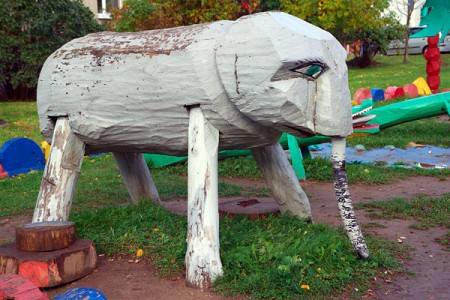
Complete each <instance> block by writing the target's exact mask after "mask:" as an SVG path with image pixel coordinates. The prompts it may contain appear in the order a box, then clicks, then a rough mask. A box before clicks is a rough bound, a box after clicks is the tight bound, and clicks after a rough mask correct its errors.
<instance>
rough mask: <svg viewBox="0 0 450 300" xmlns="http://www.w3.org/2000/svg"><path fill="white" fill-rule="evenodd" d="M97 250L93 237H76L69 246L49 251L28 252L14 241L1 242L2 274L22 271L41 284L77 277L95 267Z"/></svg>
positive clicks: (0, 261) (52, 283)
mask: <svg viewBox="0 0 450 300" xmlns="http://www.w3.org/2000/svg"><path fill="white" fill-rule="evenodd" d="M96 263H97V253H96V251H95V247H94V244H93V243H92V241H90V240H84V239H77V240H76V241H75V243H73V244H72V245H71V246H70V247H68V248H65V249H61V250H56V251H48V252H29V251H22V250H18V249H17V248H16V244H15V243H11V244H7V245H3V246H0V274H6V273H13V274H19V275H22V276H24V277H26V278H28V279H29V280H31V282H33V283H34V284H35V285H36V286H38V287H52V286H57V285H60V284H63V283H67V282H71V281H74V280H76V279H78V278H81V277H83V276H86V275H87V274H89V273H91V272H92V271H94V269H95V266H96Z"/></svg>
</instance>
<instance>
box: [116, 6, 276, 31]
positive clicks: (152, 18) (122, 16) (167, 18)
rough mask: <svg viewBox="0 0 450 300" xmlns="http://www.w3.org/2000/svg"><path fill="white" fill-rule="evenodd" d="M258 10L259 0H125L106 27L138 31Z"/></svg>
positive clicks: (188, 23)
mask: <svg viewBox="0 0 450 300" xmlns="http://www.w3.org/2000/svg"><path fill="white" fill-rule="evenodd" d="M272 1H273V0H272ZM258 11H259V1H250V0H239V1H237V0H173V1H166V0H127V1H126V2H125V3H124V6H123V7H122V8H121V9H113V10H112V15H113V18H112V21H111V22H110V23H109V24H108V25H107V26H108V28H109V29H111V30H115V31H141V30H149V29H160V28H168V27H175V26H184V25H191V24H198V23H204V22H213V21H217V20H234V19H236V18H238V17H240V16H242V15H246V14H251V13H254V12H258Z"/></svg>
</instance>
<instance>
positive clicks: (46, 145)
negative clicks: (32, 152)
mask: <svg viewBox="0 0 450 300" xmlns="http://www.w3.org/2000/svg"><path fill="white" fill-rule="evenodd" d="M50 147H51V146H50V144H49V143H47V142H46V141H43V142H41V149H42V152H44V157H45V161H47V160H48V156H49V155H50Z"/></svg>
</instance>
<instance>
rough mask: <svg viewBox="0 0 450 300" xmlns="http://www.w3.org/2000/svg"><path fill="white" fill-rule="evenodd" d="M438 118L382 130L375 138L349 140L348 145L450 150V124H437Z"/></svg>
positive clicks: (368, 147) (369, 147)
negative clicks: (410, 144) (434, 147)
mask: <svg viewBox="0 0 450 300" xmlns="http://www.w3.org/2000/svg"><path fill="white" fill-rule="evenodd" d="M436 119H437V118H436V117H433V118H428V119H422V120H416V121H412V122H408V123H404V124H400V125H397V126H393V127H390V128H386V129H383V130H381V132H380V133H379V134H377V135H374V136H364V137H358V138H351V139H348V144H349V145H352V146H355V145H357V144H362V145H364V146H365V147H366V148H367V149H372V148H383V147H385V146H387V145H393V146H395V147H397V148H406V147H407V145H408V143H410V142H414V143H416V144H424V145H434V146H438V147H444V148H450V123H449V122H436Z"/></svg>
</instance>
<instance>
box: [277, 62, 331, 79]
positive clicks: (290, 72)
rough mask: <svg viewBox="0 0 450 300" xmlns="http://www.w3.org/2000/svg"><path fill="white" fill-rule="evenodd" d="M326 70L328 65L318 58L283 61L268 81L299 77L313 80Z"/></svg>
mask: <svg viewBox="0 0 450 300" xmlns="http://www.w3.org/2000/svg"><path fill="white" fill-rule="evenodd" d="M326 70H328V66H327V65H326V64H324V63H323V62H321V61H320V60H312V61H311V60H310V61H289V62H283V65H282V66H281V68H280V69H278V71H277V72H276V73H275V74H274V75H273V76H272V78H270V81H280V80H290V79H293V78H299V77H301V78H304V79H306V80H310V81H313V80H316V79H317V78H319V77H320V75H322V74H323V73H324V72H325V71H326Z"/></svg>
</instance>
